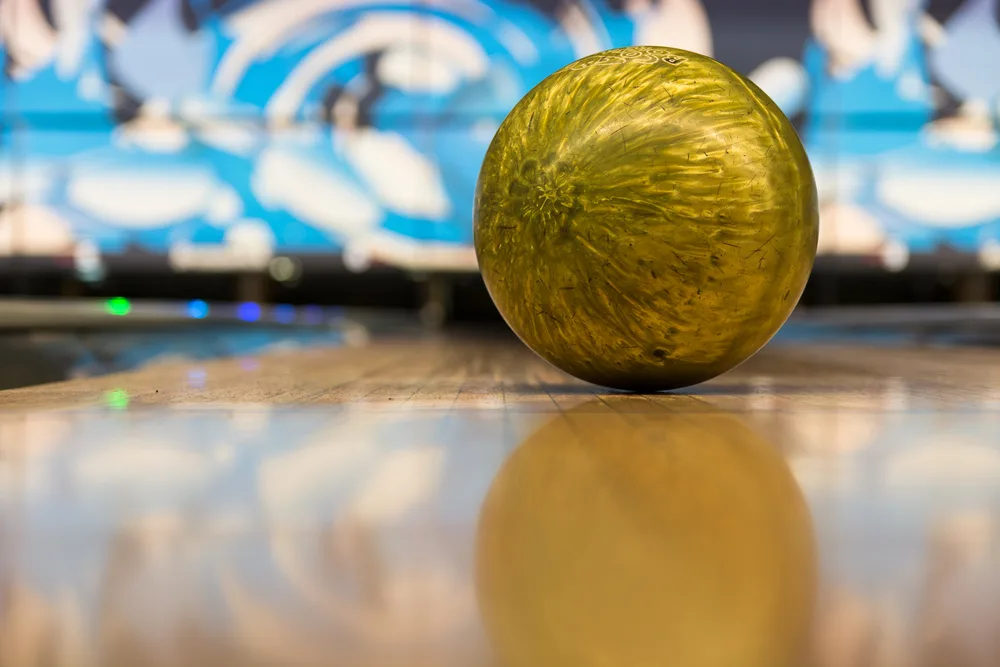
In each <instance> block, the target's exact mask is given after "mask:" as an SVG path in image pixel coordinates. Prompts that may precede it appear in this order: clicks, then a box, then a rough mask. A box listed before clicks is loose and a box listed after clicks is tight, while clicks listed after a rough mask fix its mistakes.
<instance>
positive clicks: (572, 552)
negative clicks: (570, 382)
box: [476, 407, 815, 667]
mask: <svg viewBox="0 0 1000 667" xmlns="http://www.w3.org/2000/svg"><path fill="white" fill-rule="evenodd" d="M476 568H477V575H476V577H477V592H478V597H479V604H480V608H481V613H482V617H483V621H484V627H485V628H486V631H487V635H488V636H489V638H490V639H491V644H492V645H493V647H494V649H495V651H496V653H497V656H498V658H499V659H500V664H501V665H503V667H539V665H544V666H545V667H663V666H664V665H678V666H683V667H797V662H796V660H797V658H801V655H802V654H801V651H802V650H804V648H805V646H806V644H805V639H806V637H805V636H806V634H807V631H808V629H809V626H810V624H811V612H812V608H813V600H814V589H815V566H814V544H813V534H812V526H811V521H810V518H809V514H808V510H807V507H806V504H805V502H804V499H803V497H802V495H801V493H800V490H799V488H798V486H797V484H796V482H795V479H794V478H793V477H792V475H791V473H790V471H789V469H788V467H787V466H786V464H785V462H784V461H783V459H782V458H781V457H780V456H779V455H778V453H777V452H776V451H774V450H773V449H772V448H771V447H770V446H769V445H768V444H767V443H766V442H764V441H762V440H761V439H760V438H758V437H757V436H756V435H754V434H753V433H752V432H751V431H749V430H748V429H747V428H746V427H745V426H743V425H742V424H741V423H740V422H739V421H737V420H736V419H735V418H732V417H729V416H725V415H719V414H712V413H703V414H684V415H680V414H677V415H675V414H669V413H659V414H649V413H646V414H625V415H618V414H615V413H612V412H603V413H602V412H599V411H595V410H593V409H591V408H588V407H585V408H583V409H582V410H580V411H571V412H569V413H567V414H566V415H565V416H563V417H560V418H558V419H556V420H555V421H553V422H551V423H548V424H547V425H545V426H543V427H542V428H541V429H540V430H539V431H538V432H537V433H536V434H534V435H533V436H531V437H530V438H529V439H528V440H527V442H526V443H524V444H523V445H521V446H520V447H519V448H518V449H516V450H515V451H514V453H513V454H512V455H511V456H510V458H509V459H508V460H507V462H506V463H505V464H504V465H503V466H502V468H501V471H500V472H499V474H498V475H497V477H496V478H495V480H494V482H493V484H492V486H491V488H490V491H489V493H488V495H487V499H486V501H485V503H484V506H483V508H482V511H481V516H480V520H479V525H478V531H477V554H476Z"/></svg>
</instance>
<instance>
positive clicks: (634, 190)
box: [474, 47, 819, 390]
mask: <svg viewBox="0 0 1000 667" xmlns="http://www.w3.org/2000/svg"><path fill="white" fill-rule="evenodd" d="M818 231H819V221H818V206H817V193H816V185H815V181H814V178H813V174H812V169H811V168H810V165H809V160H808V158H807V157H806V153H805V150H804V149H803V147H802V143H801V142H800V140H799V137H798V135H797V134H796V132H795V129H794V128H793V127H792V125H791V123H790V122H789V121H788V119H787V118H786V117H785V116H784V114H783V113H782V112H781V110H780V109H779V108H778V107H777V105H776V104H774V102H773V101H772V100H771V99H770V98H768V97H767V95H766V94H765V93H764V92H763V91H761V90H760V89H759V88H758V87H757V86H756V85H754V84H753V83H752V82H751V81H749V80H748V79H746V78H744V77H743V76H741V75H740V74H738V73H736V72H734V71H733V70H731V69H729V68H728V67H726V66H724V65H722V64H720V63H718V62H716V61H715V60H712V59H711V58H707V57H705V56H701V55H697V54H694V53H690V52H686V51H681V50H677V49H667V48H661V47H637V48H629V49H617V50H612V51H606V52H603V53H598V54H595V55H592V56H588V57H585V58H582V59H580V60H578V61H576V62H575V63H573V64H571V65H568V66H567V67H565V68H563V69H561V70H559V71H557V72H555V73H554V74H552V75H551V76H549V77H548V78H547V79H545V80H544V81H543V82H542V83H540V84H539V85H538V86H536V87H535V88H534V89H532V90H531V91H530V92H529V93H528V94H527V95H525V97H524V98H523V99H522V100H521V101H520V102H519V103H518V104H517V105H516V106H515V107H514V109H513V110H512V111H511V113H510V114H509V115H508V116H507V117H506V119H505V120H504V122H503V123H502V124H501V126H500V128H499V130H498V131H497V133H496V136H495V137H494V139H493V141H492V143H491V144H490V147H489V149H488V151H487V154H486V157H485V159H484V161H483V166H482V169H481V171H480V175H479V181H478V183H477V187H476V200H475V225H474V235H475V246H476V255H477V257H478V260H479V265H480V270H481V272H482V275H483V278H484V280H485V282H486V286H487V288H488V289H489V292H490V295H491V297H492V298H493V301H494V303H495V304H496V306H497V308H498V309H499V311H500V313H501V314H502V315H503V317H504V319H505V320H506V321H507V323H508V324H509V325H510V327H511V328H512V329H513V330H514V332H515V333H516V334H517V335H518V336H519V337H520V338H521V340H523V341H524V342H525V343H526V344H527V345H528V347H530V348H531V349H532V350H534V351H535V352H536V353H537V354H538V355H540V356H541V357H542V358H544V359H546V360H547V361H549V362H550V363H552V364H554V365H555V366H557V367H559V368H561V369H562V370H564V371H566V372H568V373H570V374H572V375H575V376H577V377H578V378H581V379H583V380H586V381H588V382H592V383H595V384H598V385H603V386H607V387H614V388H619V389H628V390H666V389H675V388H679V387H684V386H689V385H693V384H697V383H699V382H703V381H705V380H708V379H710V378H712V377H714V376H716V375H719V374H721V373H723V372H725V371H727V370H729V369H731V368H733V367H734V366H736V365H738V364H740V363H741V362H743V361H744V360H746V359H747V358H748V357H750V356H751V355H753V354H754V353H755V352H756V351H757V350H759V349H760V348H761V347H762V346H763V345H764V344H765V343H766V342H767V341H768V340H769V339H770V338H771V337H772V336H773V335H774V334H775V333H776V332H777V330H778V329H779V328H780V326H781V325H782V324H783V323H784V322H785V320H786V319H787V317H788V315H789V314H790V313H791V311H792V309H793V308H794V306H795V304H796V303H797V301H798V299H799V297H800V295H801V293H802V290H803V289H804V287H805V284H806V280H807V279H808V276H809V273H810V271H811V270H812V265H813V260H814V258H815V254H816V243H817V238H818Z"/></svg>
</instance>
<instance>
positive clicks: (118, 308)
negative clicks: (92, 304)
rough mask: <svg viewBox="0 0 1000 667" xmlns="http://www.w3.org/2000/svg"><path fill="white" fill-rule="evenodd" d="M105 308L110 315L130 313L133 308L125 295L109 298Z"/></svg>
mask: <svg viewBox="0 0 1000 667" xmlns="http://www.w3.org/2000/svg"><path fill="white" fill-rule="evenodd" d="M104 309H105V310H106V311H108V314H109V315H119V316H121V315H128V314H129V312H130V311H131V310H132V304H131V303H130V302H129V300H128V299H126V298H125V297H123V296H116V297H114V298H112V299H108V301H107V303H105V304H104Z"/></svg>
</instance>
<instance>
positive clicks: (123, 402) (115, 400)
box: [104, 389, 128, 410]
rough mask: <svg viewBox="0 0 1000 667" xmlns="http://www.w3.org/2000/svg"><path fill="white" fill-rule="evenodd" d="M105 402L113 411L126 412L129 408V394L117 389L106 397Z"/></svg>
mask: <svg viewBox="0 0 1000 667" xmlns="http://www.w3.org/2000/svg"><path fill="white" fill-rule="evenodd" d="M104 402H105V403H107V405H108V407H109V408H111V409H112V410H124V409H125V408H127V407H128V392H127V391H125V390H124V389H115V390H114V391H109V392H108V393H106V394H105V395H104Z"/></svg>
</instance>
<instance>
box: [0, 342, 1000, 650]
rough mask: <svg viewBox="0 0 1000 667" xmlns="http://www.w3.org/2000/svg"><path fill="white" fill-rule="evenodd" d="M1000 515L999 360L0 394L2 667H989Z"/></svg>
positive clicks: (248, 370)
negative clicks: (683, 387) (653, 390)
mask: <svg viewBox="0 0 1000 667" xmlns="http://www.w3.org/2000/svg"><path fill="white" fill-rule="evenodd" d="M487 499H488V500H487ZM797 508H798V509H797ZM998 510H1000V354H998V353H996V352H991V351H983V350H972V349H950V350H944V349H941V350H933V349H916V348H903V347H888V348H862V347H854V346H841V347H834V346H794V345H790V346H784V347H781V346H779V347H773V348H770V349H768V350H766V351H765V352H763V353H762V354H760V355H759V356H758V357H756V358H754V359H753V360H751V362H749V363H747V364H746V365H744V366H743V367H741V368H739V369H737V370H736V371H734V372H733V373H731V374H729V375H727V376H724V377H722V378H719V379H718V380H716V381H714V382H712V383H709V384H707V385H705V386H703V387H699V388H697V389H696V390H695V391H694V392H692V393H691V394H685V395H681V394H671V395H656V396H632V395H626V394H614V393H610V394H609V393H603V392H600V391H598V390H595V389H594V388H592V387H589V386H587V385H583V384H581V383H578V382H575V381H573V380H571V379H569V378H567V377H566V376H563V375H562V374H560V373H558V372H557V371H553V370H551V369H550V368H549V367H547V366H546V365H544V364H542V363H541V362H539V361H537V360H536V359H534V358H533V357H532V356H530V355H529V354H528V353H526V352H524V351H523V350H522V349H521V348H520V347H518V346H516V345H510V344H487V343H484V342H477V341H438V342H419V343H410V342H405V341H397V342H384V343H376V344H371V345H368V346H361V347H354V348H333V349H316V350H306V351H301V350H300V351H294V352H287V353H280V352H279V353H274V354H269V355H266V356H262V357H247V358H242V359H233V360H228V361H218V362H211V363H206V364H202V365H190V364H180V363H173V364H160V365H157V366H153V367H149V368H145V369H143V370H140V371H137V372H135V373H131V374H127V375H119V376H109V377H105V378H99V379H93V380H86V381H77V382H69V383H63V384H58V385H47V386H41V387H33V388H29V389H23V390H15V391H9V392H0V667H42V666H45V667H49V666H66V667H70V666H72V667H76V666H85V667H89V666H93V667H110V666H118V665H121V666H125V665H128V666H130V667H131V666H133V665H170V666H173V665H178V666H180V665H185V666H187V665H192V664H198V665H224V664H241V665H258V666H261V667H263V666H272V665H274V666H278V665H281V666H290V667H297V666H302V667H308V666H312V665H317V666H319V665H380V666H391V665H407V666H411V665H418V666H422V665H427V666H428V667H430V666H431V665H434V666H449V665H462V666H478V665H487V664H489V665H493V664H497V662H498V661H499V662H500V663H501V664H509V665H512V667H521V666H522V665H525V666H528V665H531V666H532V667H534V665H539V664H545V665H546V667H561V666H562V665H570V664H572V665H574V667H588V666H590V665H593V666H594V667H596V666H597V665H599V664H600V665H604V664H608V665H612V664H613V665H636V666H637V665H666V664H678V665H680V664H683V665H685V666H686V667H782V666H783V665H788V666H789V667H791V666H792V665H795V666H796V667H798V666H799V665H807V666H809V667H865V666H871V667H908V666H911V665H912V666H920V667H939V666H941V667H944V666H947V667H966V666H968V667H980V666H981V667H986V666H990V667H995V665H996V659H997V658H996V656H997V655H1000V550H998V547H1000V542H998V532H997V531H998V527H1000V524H998V521H997V519H998Z"/></svg>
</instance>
